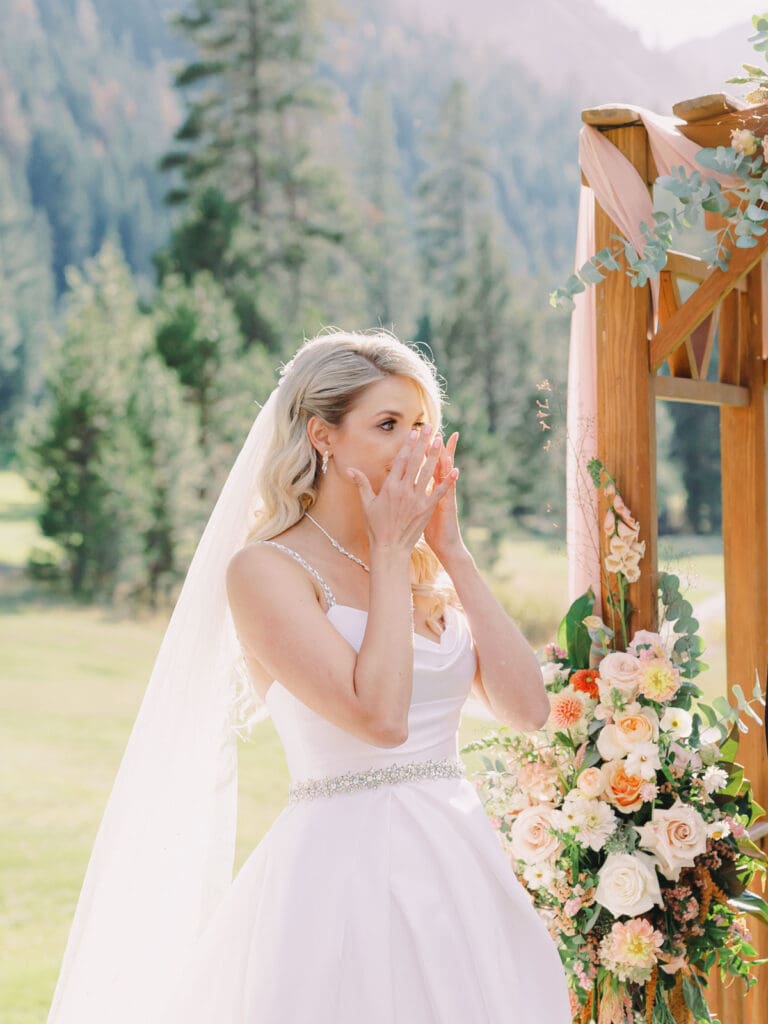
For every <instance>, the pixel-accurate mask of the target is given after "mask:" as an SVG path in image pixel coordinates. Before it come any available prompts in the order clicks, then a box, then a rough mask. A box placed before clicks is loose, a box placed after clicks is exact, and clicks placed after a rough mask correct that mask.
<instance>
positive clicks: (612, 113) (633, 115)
mask: <svg viewBox="0 0 768 1024" xmlns="http://www.w3.org/2000/svg"><path fill="white" fill-rule="evenodd" d="M581 120H582V121H583V122H584V124H591V125H592V127H593V128H626V127H627V126H629V125H642V121H641V120H640V117H639V115H638V113H637V111H635V110H629V109H628V108H627V107H619V106H616V105H615V104H613V103H605V104H603V105H602V106H600V107H589V108H587V109H586V110H582V112H581Z"/></svg>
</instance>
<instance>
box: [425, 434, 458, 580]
mask: <svg viewBox="0 0 768 1024" xmlns="http://www.w3.org/2000/svg"><path fill="white" fill-rule="evenodd" d="M458 442H459V432H458V430H456V431H454V433H453V434H451V436H450V437H449V438H448V441H447V443H446V445H445V447H444V448H443V450H442V452H441V453H440V458H439V460H438V463H437V467H436V469H435V488H437V486H438V485H440V484H441V483H442V482H443V481H444V480H445V479H446V477H447V476H448V475H449V474H450V473H451V472H453V456H454V455H455V453H456V445H457V444H458ZM456 473H457V474H458V470H456ZM424 540H425V541H426V542H427V544H429V546H430V547H431V548H432V550H433V551H434V553H435V554H436V555H437V557H438V558H439V559H440V561H441V562H442V563H443V565H445V560H446V558H448V556H449V555H450V554H451V553H453V552H455V551H460V550H461V549H462V548H463V547H464V541H463V539H462V536H461V531H460V529H459V513H458V508H457V506H456V488H455V487H451V488H449V489H448V491H447V492H446V493H445V494H444V495H443V497H442V498H440V499H439V500H438V502H437V504H436V505H435V508H434V510H433V512H432V516H431V518H430V520H429V522H428V523H427V525H426V527H425V528H424Z"/></svg>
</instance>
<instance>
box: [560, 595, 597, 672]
mask: <svg viewBox="0 0 768 1024" xmlns="http://www.w3.org/2000/svg"><path fill="white" fill-rule="evenodd" d="M594 607H595V592H594V591H593V590H592V588H591V587H590V588H589V590H588V591H587V592H586V594H582V595H581V596H580V597H577V598H576V600H575V601H574V602H573V603H572V604H571V606H570V608H569V609H568V611H567V612H566V613H565V615H564V616H563V619H562V621H561V622H560V626H559V627H558V630H557V643H558V646H559V647H562V648H563V650H564V651H566V653H567V655H568V664H569V665H570V667H571V668H574V669H579V668H589V651H590V648H591V646H592V639H591V637H590V635H589V631H588V630H587V627H586V626H585V625H584V621H583V620H584V619H585V618H586V617H587V616H588V615H592V613H593V609H594Z"/></svg>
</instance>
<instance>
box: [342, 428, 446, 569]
mask: <svg viewBox="0 0 768 1024" xmlns="http://www.w3.org/2000/svg"><path fill="white" fill-rule="evenodd" d="M431 433H432V428H431V427H430V426H429V425H428V424H427V426H425V427H424V428H422V431H421V434H417V436H416V437H410V436H409V437H408V438H407V440H406V441H405V443H404V444H403V446H402V448H401V449H400V451H399V452H398V453H397V456H396V457H395V461H394V462H393V463H392V468H391V469H390V471H389V473H388V474H387V476H386V479H385V480H384V483H383V484H382V485H381V490H380V491H379V493H378V494H375V493H374V491H373V488H372V487H371V484H370V481H369V480H368V477H367V476H366V475H365V473H363V472H362V471H361V470H359V469H348V470H347V472H348V473H349V475H350V476H351V477H353V479H354V481H355V483H356V484H357V488H358V493H359V494H360V500H361V502H362V505H363V511H364V512H365V516H366V519H367V521H368V534H369V536H370V540H371V545H372V546H373V545H377V546H379V547H386V548H400V549H403V550H406V551H408V552H410V551H411V549H412V548H413V546H414V544H415V543H416V542H417V541H418V539H419V537H421V535H422V533H423V532H424V527H425V526H426V524H427V523H428V522H429V520H430V519H431V517H432V515H433V514H434V510H435V507H436V506H437V504H438V502H439V501H440V499H441V498H443V497H444V496H445V495H446V494H447V493H448V492H449V490H451V488H452V487H453V485H454V482H455V480H456V477H457V476H458V475H459V471H458V470H450V471H449V472H448V473H447V474H443V476H442V477H441V479H440V481H439V482H438V481H437V480H433V473H434V469H435V466H436V464H437V460H438V458H439V456H440V453H441V449H442V440H443V439H442V437H440V436H439V435H438V436H437V437H436V438H435V439H434V443H432V444H430V435H431ZM425 449H426V457H427V458H426V462H424V465H423V466H422V465H421V463H422V461H423V459H424V455H425ZM420 467H421V468H420ZM430 485H432V489H431V491H430V490H428V488H429V487H430Z"/></svg>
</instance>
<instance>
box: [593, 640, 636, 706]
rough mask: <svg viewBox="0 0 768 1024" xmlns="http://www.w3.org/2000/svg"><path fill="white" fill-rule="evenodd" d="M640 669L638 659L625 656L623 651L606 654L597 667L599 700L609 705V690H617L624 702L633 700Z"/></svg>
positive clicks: (628, 655) (632, 656) (631, 655)
mask: <svg viewBox="0 0 768 1024" xmlns="http://www.w3.org/2000/svg"><path fill="white" fill-rule="evenodd" d="M641 668H642V663H641V661H640V659H639V658H636V657H635V656H634V655H633V654H627V653H626V652H625V651H612V652H611V653H610V654H606V655H605V657H604V658H602V659H601V661H600V664H599V665H598V666H597V669H598V671H599V673H600V678H599V679H598V681H597V685H598V689H599V690H600V698H601V700H603V701H605V702H606V703H610V701H609V699H608V698H609V691H610V690H618V691H619V693H620V694H621V696H622V697H624V698H625V700H634V697H635V694H636V693H637V683H638V675H639V673H640V670H641Z"/></svg>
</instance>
